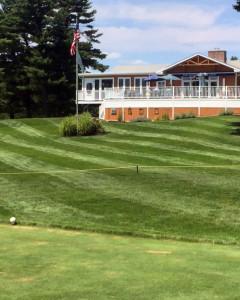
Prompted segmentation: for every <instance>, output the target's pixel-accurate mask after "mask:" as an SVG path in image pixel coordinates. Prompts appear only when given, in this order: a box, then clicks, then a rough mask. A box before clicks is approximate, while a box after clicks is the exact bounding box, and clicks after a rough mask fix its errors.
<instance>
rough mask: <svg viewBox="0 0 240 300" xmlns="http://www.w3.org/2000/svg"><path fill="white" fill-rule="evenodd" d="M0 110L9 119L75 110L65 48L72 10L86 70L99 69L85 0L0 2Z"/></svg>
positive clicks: (69, 59) (101, 56)
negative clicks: (75, 13)
mask: <svg viewBox="0 0 240 300" xmlns="http://www.w3.org/2000/svg"><path fill="white" fill-rule="evenodd" d="M0 5H1V6H0V113H7V114H8V115H9V116H10V118H15V117H17V116H21V117H28V118H31V117H37V116H38V117H40V116H43V117H49V116H64V115H68V114H71V113H74V112H75V102H74V101H75V57H71V56H70V53H69V50H70V47H71V43H72V40H73V33H74V29H72V28H71V27H70V23H71V12H78V14H79V17H80V18H79V24H80V30H81V31H84V33H85V36H86V37H87V39H84V38H81V39H80V42H79V50H80V53H81V56H82V60H83V64H84V66H85V67H86V68H89V67H91V68H92V69H95V70H99V71H101V72H104V71H105V70H106V69H107V66H105V65H103V64H102V63H100V62H99V61H100V60H102V59H104V58H105V57H106V55H105V54H103V53H102V52H101V51H100V50H99V49H98V48H97V47H96V45H97V43H99V37H100V36H101V33H99V32H98V30H97V29H96V28H95V27H94V26H93V25H92V24H93V22H94V18H95V14H96V10H94V9H92V6H91V4H90V3H89V1H88V0H77V1H76V0H60V1H58V0H55V1H53V0H41V1H39V0H0Z"/></svg>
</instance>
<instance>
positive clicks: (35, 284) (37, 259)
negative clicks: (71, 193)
mask: <svg viewBox="0 0 240 300" xmlns="http://www.w3.org/2000/svg"><path fill="white" fill-rule="evenodd" d="M0 240H1V244H0V291H1V294H0V299H11V300H15V299H24V300H29V299H39V300H40V299H41V300H44V299H51V300H54V299H98V300H101V299H102V300H105V299H126V300H128V299H133V300H134V299H136V300H140V299H151V300H158V299H169V300H172V299H176V300H180V299H182V300H183V299H184V300H186V299H211V300H212V299H231V300H232V299H239V294H240V287H239V272H240V263H239V262H240V251H239V247H237V246H223V245H210V244H199V243H187V242H178V241H164V240H161V241H158V240H153V239H150V238H148V239H143V238H135V237H123V236H116V235H103V234H98V233H89V232H77V231H64V230H59V229H43V228H37V227H26V228H24V227H21V226H16V227H14V228H13V227H12V228H11V227H10V226H6V225H5V226H3V225H2V226H1V225H0Z"/></svg>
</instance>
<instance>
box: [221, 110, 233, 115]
mask: <svg viewBox="0 0 240 300" xmlns="http://www.w3.org/2000/svg"><path fill="white" fill-rule="evenodd" d="M233 113H234V112H233V110H232V109H226V110H221V111H220V112H219V114H218V115H219V116H231V115H233Z"/></svg>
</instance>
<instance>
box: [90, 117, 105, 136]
mask: <svg viewBox="0 0 240 300" xmlns="http://www.w3.org/2000/svg"><path fill="white" fill-rule="evenodd" d="M93 121H94V124H95V126H96V133H104V132H105V129H104V126H103V123H104V121H103V120H100V119H98V118H93Z"/></svg>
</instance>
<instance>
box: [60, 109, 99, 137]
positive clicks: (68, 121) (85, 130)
mask: <svg viewBox="0 0 240 300" xmlns="http://www.w3.org/2000/svg"><path fill="white" fill-rule="evenodd" d="M77 130H78V132H77ZM60 132H61V134H62V136H77V135H79V136H86V135H94V134H97V133H103V132H104V127H103V123H102V121H101V120H99V119H97V118H92V116H91V114H90V113H87V112H86V113H83V114H81V115H79V116H78V129H77V122H76V117H74V116H72V117H66V118H64V120H63V121H62V123H61V124H60Z"/></svg>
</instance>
